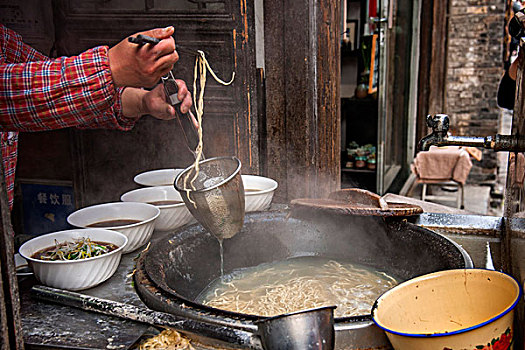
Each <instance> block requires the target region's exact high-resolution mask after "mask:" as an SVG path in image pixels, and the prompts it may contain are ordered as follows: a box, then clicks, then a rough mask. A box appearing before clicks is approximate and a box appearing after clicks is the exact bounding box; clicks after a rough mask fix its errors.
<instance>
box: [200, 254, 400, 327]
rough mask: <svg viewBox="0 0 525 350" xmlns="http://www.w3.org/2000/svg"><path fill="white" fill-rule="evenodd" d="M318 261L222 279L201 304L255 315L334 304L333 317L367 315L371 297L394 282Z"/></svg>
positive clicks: (298, 261) (299, 261) (355, 268)
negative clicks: (335, 306) (335, 307)
mask: <svg viewBox="0 0 525 350" xmlns="http://www.w3.org/2000/svg"><path fill="white" fill-rule="evenodd" d="M319 260H320V259H314V264H312V259H308V260H306V259H304V258H302V259H291V260H289V261H286V262H284V263H283V262H280V263H277V264H273V265H271V266H270V267H268V265H266V266H264V268H263V269H261V268H255V269H253V268H252V269H249V270H250V271H243V272H241V276H237V275H238V274H236V273H234V274H233V277H232V278H230V279H229V281H228V280H227V279H226V278H225V279H224V282H218V284H219V285H218V287H217V285H216V284H214V285H213V286H212V287H211V288H210V289H208V290H207V291H206V292H205V293H206V294H207V295H204V297H203V298H202V299H203V303H204V304H206V305H208V306H211V307H214V308H218V309H222V310H228V311H234V312H240V313H245V314H251V315H259V316H275V315H280V314H283V313H289V312H295V311H300V310H304V309H309V308H314V307H321V306H329V305H337V309H336V310H335V315H336V317H342V316H356V315H366V314H369V313H370V310H371V307H372V304H373V303H374V301H375V300H376V298H377V297H378V296H379V295H381V294H382V293H383V292H385V291H386V290H388V289H390V288H392V287H393V286H395V285H396V284H397V283H398V282H397V281H396V280H395V279H394V278H392V277H390V276H388V275H387V274H385V273H382V272H376V271H372V270H370V269H368V268H364V267H359V266H358V265H355V264H350V263H345V264H341V263H339V262H337V261H333V260H330V261H327V260H322V263H321V264H319ZM305 261H306V263H305ZM315 261H317V263H315ZM230 276H231V275H230Z"/></svg>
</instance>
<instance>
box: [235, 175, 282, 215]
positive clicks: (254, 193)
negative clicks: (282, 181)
mask: <svg viewBox="0 0 525 350" xmlns="http://www.w3.org/2000/svg"><path fill="white" fill-rule="evenodd" d="M241 177H242V183H243V186H244V203H245V211H246V212H252V211H261V210H268V209H269V208H270V206H271V204H272V199H273V194H274V193H275V190H276V189H277V181H275V180H273V179H270V178H268V177H264V176H257V175H241Z"/></svg>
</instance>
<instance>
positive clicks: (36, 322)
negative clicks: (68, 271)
mask: <svg viewBox="0 0 525 350" xmlns="http://www.w3.org/2000/svg"><path fill="white" fill-rule="evenodd" d="M154 235H155V234H154ZM142 249H143V248H140V249H138V250H136V251H135V252H131V253H128V254H125V255H123V256H122V260H121V263H120V265H119V267H118V269H117V271H116V272H115V274H114V275H113V276H112V277H111V278H110V279H109V280H107V281H105V282H103V283H102V284H100V285H99V286H97V287H94V288H90V289H86V290H83V291H79V293H82V294H87V295H91V296H96V297H99V298H103V299H109V300H114V301H119V302H123V303H128V304H133V305H137V306H144V307H145V305H144V304H143V303H142V301H141V300H140V299H139V297H138V295H137V294H136V293H135V290H134V288H133V286H132V285H131V281H132V278H131V276H130V274H131V273H132V272H133V269H134V266H135V262H134V258H135V257H136V256H137V254H139V253H140V252H141V250H142ZM37 283H38V282H37V281H36V279H35V278H34V277H22V278H20V280H19V284H20V299H21V316H22V327H23V332H24V341H25V343H26V347H27V348H35V347H36V348H41V347H45V348H51V349H53V348H60V349H129V348H130V347H131V346H132V345H133V344H134V343H136V342H137V340H138V339H139V338H140V337H141V336H142V335H143V334H144V333H145V332H146V331H147V330H148V329H149V327H150V326H149V325H146V324H142V323H138V322H133V321H128V320H124V319H121V318H117V317H112V316H106V315H101V314H98V313H93V312H88V311H83V310H80V309H76V308H72V307H68V306H62V305H58V304H52V303H48V302H43V301H39V300H35V299H34V298H32V297H31V287H32V286H33V285H34V284H37Z"/></svg>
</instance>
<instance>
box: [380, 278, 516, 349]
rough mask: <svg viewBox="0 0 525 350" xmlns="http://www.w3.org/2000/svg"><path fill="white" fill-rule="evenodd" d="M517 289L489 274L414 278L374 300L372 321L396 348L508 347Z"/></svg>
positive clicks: (511, 280) (511, 279) (512, 284)
mask: <svg viewBox="0 0 525 350" xmlns="http://www.w3.org/2000/svg"><path fill="white" fill-rule="evenodd" d="M520 297H521V288H520V286H519V284H518V282H516V280H515V279H514V278H512V277H511V276H509V275H507V274H504V273H501V272H498V271H492V270H484V269H459V270H446V271H440V272H435V273H431V274H428V275H424V276H420V277H417V278H414V279H411V280H409V281H406V282H404V283H401V284H399V285H398V286H396V287H394V288H392V289H391V290H389V291H388V292H386V293H384V294H383V295H382V296H380V297H379V298H378V299H377V301H376V303H375V304H374V306H373V308H372V317H373V319H374V322H375V323H376V325H377V326H379V327H380V328H382V329H383V330H384V331H385V332H386V335H387V336H388V339H389V340H390V342H391V343H392V346H393V347H394V349H396V350H425V349H436V350H444V349H445V350H448V349H452V350H459V349H461V350H463V349H467V350H469V349H472V350H477V349H501V350H503V349H510V344H511V343H512V337H513V334H514V331H513V326H512V321H513V317H514V311H513V310H514V307H515V306H516V304H517V303H518V301H519V300H520Z"/></svg>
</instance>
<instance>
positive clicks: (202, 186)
mask: <svg viewBox="0 0 525 350" xmlns="http://www.w3.org/2000/svg"><path fill="white" fill-rule="evenodd" d="M240 170H241V161H240V160H239V159H238V158H236V157H216V158H210V159H206V160H204V161H201V162H199V172H198V174H197V177H196V178H195V180H194V181H193V183H191V179H193V178H194V177H195V166H194V165H192V166H190V167H188V168H186V169H184V171H182V172H181V173H180V174H179V175H178V176H177V178H176V179H175V184H174V186H175V188H176V189H177V191H179V192H180V194H181V197H182V199H183V200H184V203H186V206H187V207H188V210H189V211H190V212H191V213H192V214H193V216H194V217H195V219H197V221H198V222H199V223H200V224H201V225H202V226H203V227H204V228H205V229H206V230H208V231H209V232H210V233H211V234H213V235H214V236H215V237H217V238H218V239H219V240H222V239H225V238H231V237H233V236H235V235H236V234H237V233H238V232H239V231H240V230H241V228H242V226H243V223H244V187H243V183H242V178H241V172H240Z"/></svg>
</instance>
